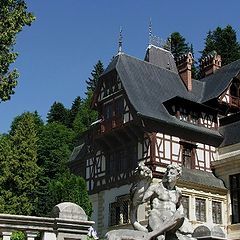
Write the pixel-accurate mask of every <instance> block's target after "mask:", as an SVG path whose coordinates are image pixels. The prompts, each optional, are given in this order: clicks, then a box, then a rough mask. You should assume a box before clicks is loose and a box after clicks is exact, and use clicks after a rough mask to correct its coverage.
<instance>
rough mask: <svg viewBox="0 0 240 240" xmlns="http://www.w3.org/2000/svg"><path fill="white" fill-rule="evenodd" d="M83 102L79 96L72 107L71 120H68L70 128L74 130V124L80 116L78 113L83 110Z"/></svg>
mask: <svg viewBox="0 0 240 240" xmlns="http://www.w3.org/2000/svg"><path fill="white" fill-rule="evenodd" d="M81 105H82V100H81V98H80V97H79V96H77V97H76V98H75V99H74V101H73V103H72V106H71V109H70V112H69V118H68V126H69V127H70V128H73V122H74V120H75V118H76V116H77V114H78V112H79V111H80V109H81Z"/></svg>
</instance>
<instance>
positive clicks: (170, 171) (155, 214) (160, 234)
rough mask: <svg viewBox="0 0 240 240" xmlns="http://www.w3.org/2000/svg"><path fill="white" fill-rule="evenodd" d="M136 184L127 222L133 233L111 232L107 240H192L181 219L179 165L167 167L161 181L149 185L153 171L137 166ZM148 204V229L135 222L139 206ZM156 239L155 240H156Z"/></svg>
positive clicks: (141, 164)
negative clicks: (178, 186) (149, 202)
mask: <svg viewBox="0 0 240 240" xmlns="http://www.w3.org/2000/svg"><path fill="white" fill-rule="evenodd" d="M135 173H136V174H137V176H138V177H137V179H136V182H135V183H134V184H133V186H132V188H131V190H130V196H131V205H130V207H131V209H130V220H131V223H132V225H133V228H134V229H136V230H128V229H122V230H113V231H110V232H108V233H107V234H106V237H107V239H108V240H139V239H144V240H151V239H157V240H190V239H191V240H193V239H194V238H192V232H193V229H192V226H191V224H190V223H189V221H188V219H186V218H184V217H183V206H182V204H181V199H182V194H181V191H180V190H179V189H178V188H177V187H176V182H177V180H178V178H179V177H180V176H181V173H182V170H181V167H180V166H178V165H168V166H167V169H166V172H165V174H164V176H163V179H162V181H161V182H159V183H153V182H152V171H151V170H150V169H149V168H148V167H147V166H145V165H144V163H139V165H138V167H137V169H136V171H135ZM149 200H151V203H152V204H151V210H150V214H149V218H148V226H142V225H141V224H140V223H139V222H138V219H137V210H138V206H139V205H140V204H142V203H145V202H147V201H149ZM156 237H157V238H156Z"/></svg>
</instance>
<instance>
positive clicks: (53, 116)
mask: <svg viewBox="0 0 240 240" xmlns="http://www.w3.org/2000/svg"><path fill="white" fill-rule="evenodd" d="M68 116H69V111H68V109H66V108H65V107H64V105H63V104H62V103H60V102H54V103H53V105H52V106H51V108H50V110H49V112H48V114H47V119H48V120H47V122H48V123H53V122H56V123H61V124H63V125H65V126H67V125H68Z"/></svg>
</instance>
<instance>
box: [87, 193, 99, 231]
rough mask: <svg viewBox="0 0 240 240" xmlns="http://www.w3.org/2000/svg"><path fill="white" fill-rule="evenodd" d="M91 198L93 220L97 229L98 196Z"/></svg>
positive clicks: (91, 196)
mask: <svg viewBox="0 0 240 240" xmlns="http://www.w3.org/2000/svg"><path fill="white" fill-rule="evenodd" d="M89 198H90V201H91V203H92V208H93V213H92V216H91V220H92V221H94V222H95V226H94V228H95V229H96V226H97V221H98V194H97V193H96V194H93V195H90V196H89Z"/></svg>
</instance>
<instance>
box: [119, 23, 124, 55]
mask: <svg viewBox="0 0 240 240" xmlns="http://www.w3.org/2000/svg"><path fill="white" fill-rule="evenodd" d="M122 39H123V37H122V27H120V32H119V39H118V53H121V52H122Z"/></svg>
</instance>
